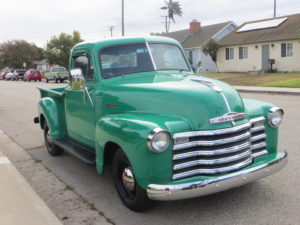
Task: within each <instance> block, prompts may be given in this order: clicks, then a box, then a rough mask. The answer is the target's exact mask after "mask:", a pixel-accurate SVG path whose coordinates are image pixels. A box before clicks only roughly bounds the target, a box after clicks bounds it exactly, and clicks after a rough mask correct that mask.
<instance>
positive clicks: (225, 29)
mask: <svg viewBox="0 0 300 225" xmlns="http://www.w3.org/2000/svg"><path fill="white" fill-rule="evenodd" d="M235 28H236V25H235V23H233V22H231V21H229V22H225V23H219V24H212V25H208V26H201V23H200V22H198V21H197V20H193V21H192V22H191V23H190V27H189V29H185V30H179V31H175V32H170V33H164V34H162V35H163V36H166V37H171V38H174V39H176V40H177V41H179V42H180V43H181V44H182V46H183V48H184V50H185V53H186V55H187V57H188V59H189V62H190V64H191V65H192V66H193V67H194V68H196V67H197V65H200V67H199V71H200V72H215V71H216V65H215V63H214V61H213V60H212V59H211V57H210V56H209V55H205V54H204V53H203V51H202V49H203V47H204V46H205V45H206V43H207V42H208V41H209V40H211V39H214V40H215V41H218V40H220V39H222V38H223V37H225V36H226V35H228V34H229V33H230V32H231V31H232V30H234V29H235Z"/></svg>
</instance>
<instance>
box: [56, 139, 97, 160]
mask: <svg viewBox="0 0 300 225" xmlns="http://www.w3.org/2000/svg"><path fill="white" fill-rule="evenodd" d="M53 143H54V144H55V145H57V146H59V147H61V148H62V149H64V150H66V151H67V152H69V153H71V154H72V155H74V156H76V157H78V158H79V159H81V160H82V161H84V162H85V163H88V164H91V165H95V164H96V154H95V151H94V150H93V149H90V148H88V147H86V146H83V145H81V144H77V143H75V142H73V141H71V140H69V139H63V140H53Z"/></svg>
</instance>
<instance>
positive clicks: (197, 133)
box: [173, 123, 251, 139]
mask: <svg viewBox="0 0 300 225" xmlns="http://www.w3.org/2000/svg"><path fill="white" fill-rule="evenodd" d="M250 127H251V124H250V123H245V124H242V125H239V126H236V127H230V128H225V129H219V130H202V131H189V132H183V133H176V134H174V135H173V138H174V139H177V138H184V137H196V136H213V135H221V134H229V133H235V132H238V131H241V130H245V129H248V128H250Z"/></svg>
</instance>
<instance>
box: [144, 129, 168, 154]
mask: <svg viewBox="0 0 300 225" xmlns="http://www.w3.org/2000/svg"><path fill="white" fill-rule="evenodd" d="M170 139H171V138H170V134H169V132H168V131H165V130H163V129H161V128H154V129H153V130H152V131H151V132H150V134H149V135H148V143H147V144H148V148H149V149H150V150H151V151H152V152H156V153H159V152H163V151H165V150H166V149H167V148H168V146H169V144H170Z"/></svg>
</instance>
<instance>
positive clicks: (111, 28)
mask: <svg viewBox="0 0 300 225" xmlns="http://www.w3.org/2000/svg"><path fill="white" fill-rule="evenodd" d="M114 28H115V26H109V27H108V29H109V30H110V36H111V37H112V36H113V30H114Z"/></svg>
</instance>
